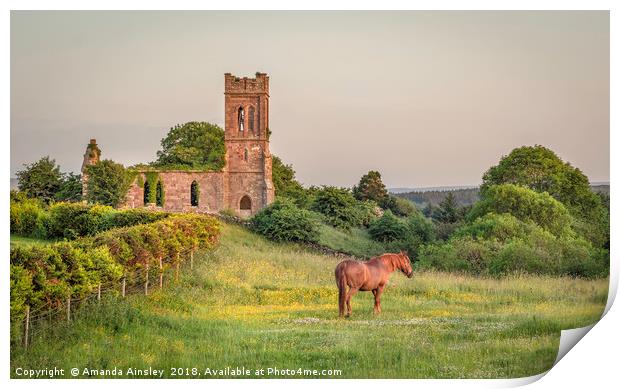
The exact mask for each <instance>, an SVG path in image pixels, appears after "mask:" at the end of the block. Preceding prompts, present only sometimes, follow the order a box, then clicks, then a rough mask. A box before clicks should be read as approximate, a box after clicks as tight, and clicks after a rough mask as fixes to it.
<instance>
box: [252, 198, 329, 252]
mask: <svg viewBox="0 0 620 389" xmlns="http://www.w3.org/2000/svg"><path fill="white" fill-rule="evenodd" d="M251 227H252V229H253V230H254V231H256V232H258V233H260V234H262V235H265V236H266V237H268V238H269V239H272V240H275V241H303V242H316V241H318V239H319V223H318V220H317V217H316V216H314V215H313V214H312V213H311V212H310V211H307V210H305V209H300V208H298V207H297V206H296V205H294V204H293V203H292V202H291V201H287V200H284V199H280V200H276V201H275V202H274V203H272V204H271V205H269V206H267V207H265V208H263V209H262V210H261V211H260V212H258V213H257V214H256V215H255V216H254V217H253V218H252V220H251Z"/></svg>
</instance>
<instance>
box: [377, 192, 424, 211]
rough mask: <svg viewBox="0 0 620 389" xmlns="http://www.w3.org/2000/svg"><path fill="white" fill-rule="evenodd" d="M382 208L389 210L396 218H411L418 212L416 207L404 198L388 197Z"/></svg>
mask: <svg viewBox="0 0 620 389" xmlns="http://www.w3.org/2000/svg"><path fill="white" fill-rule="evenodd" d="M380 205H381V208H383V209H389V210H390V211H392V213H394V215H396V216H410V215H413V214H414V213H416V212H417V208H416V207H415V205H414V204H413V203H412V202H411V201H409V200H407V199H405V198H402V197H396V196H393V195H388V196H387V197H385V198H384V200H383V202H382V203H381V204H380Z"/></svg>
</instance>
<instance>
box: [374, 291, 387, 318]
mask: <svg viewBox="0 0 620 389" xmlns="http://www.w3.org/2000/svg"><path fill="white" fill-rule="evenodd" d="M383 288H385V285H382V286H379V287H378V288H377V294H375V313H381V293H383Z"/></svg>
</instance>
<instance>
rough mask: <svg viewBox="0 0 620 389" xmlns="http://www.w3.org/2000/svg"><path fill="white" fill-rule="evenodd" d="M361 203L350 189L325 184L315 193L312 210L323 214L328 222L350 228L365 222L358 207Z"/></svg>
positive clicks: (345, 228)
mask: <svg viewBox="0 0 620 389" xmlns="http://www.w3.org/2000/svg"><path fill="white" fill-rule="evenodd" d="M359 204H360V203H359V202H358V201H357V200H355V197H353V194H352V193H351V191H350V190H348V189H345V188H336V187H333V186H324V187H322V188H321V189H318V190H316V192H315V193H314V201H313V202H312V210H314V211H317V212H319V213H321V214H323V215H324V216H325V219H326V221H327V223H328V224H330V225H332V226H334V227H336V228H341V229H343V230H349V229H350V228H351V227H356V226H360V225H362V223H363V218H362V217H360V212H359V208H358V207H359Z"/></svg>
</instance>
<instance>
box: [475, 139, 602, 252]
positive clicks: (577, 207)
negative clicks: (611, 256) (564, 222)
mask: <svg viewBox="0 0 620 389" xmlns="http://www.w3.org/2000/svg"><path fill="white" fill-rule="evenodd" d="M482 181H483V183H482V186H481V187H480V191H481V195H482V196H484V192H485V191H486V190H487V189H488V188H489V187H490V186H492V185H497V184H515V185H520V186H525V187H528V188H530V189H532V190H535V191H536V192H540V193H542V192H547V193H549V194H550V195H551V196H553V198H555V199H556V200H558V201H560V202H561V203H562V204H564V205H565V206H566V207H567V208H568V210H569V211H570V213H571V214H572V215H573V216H574V217H575V221H574V225H573V227H574V228H575V230H576V231H577V233H579V234H580V235H582V236H585V237H586V238H587V239H588V240H590V241H591V242H592V243H594V244H595V245H596V246H598V247H607V246H608V245H609V212H607V210H606V209H605V207H604V205H603V204H602V201H601V198H600V197H599V196H597V195H596V194H595V193H594V192H593V191H592V190H591V188H590V183H589V180H588V177H586V176H585V174H583V173H582V172H581V170H579V169H578V168H576V167H573V166H571V165H570V163H568V162H564V161H562V160H561V159H560V158H559V157H558V156H557V155H556V154H555V153H554V152H553V151H551V150H549V149H547V148H545V147H543V146H539V145H536V146H532V147H528V146H524V147H519V148H516V149H514V150H512V152H511V153H510V154H508V155H507V156H505V157H503V158H502V159H501V160H500V162H499V164H497V165H496V166H493V167H491V168H490V169H489V170H488V171H487V172H486V173H485V174H484V176H483V177H482Z"/></svg>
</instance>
